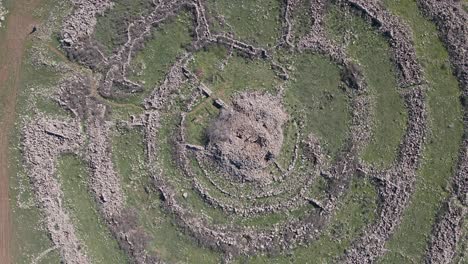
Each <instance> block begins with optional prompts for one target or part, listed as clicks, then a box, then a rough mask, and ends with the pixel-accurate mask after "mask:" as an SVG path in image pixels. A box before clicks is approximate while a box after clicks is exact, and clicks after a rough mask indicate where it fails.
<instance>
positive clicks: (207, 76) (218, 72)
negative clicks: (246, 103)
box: [191, 46, 281, 103]
mask: <svg viewBox="0 0 468 264" xmlns="http://www.w3.org/2000/svg"><path fill="white" fill-rule="evenodd" d="M226 63H227V64H226ZM191 68H192V69H193V70H194V72H200V71H201V72H202V77H201V78H200V79H201V81H203V82H204V83H205V84H206V85H207V86H208V88H210V89H211V90H212V91H213V92H214V95H213V96H214V97H215V98H221V99H223V100H224V101H225V102H226V103H229V101H230V99H231V97H232V95H234V94H236V93H239V92H243V91H268V92H270V93H272V94H274V91H275V90H276V88H277V87H278V85H279V84H280V83H281V80H280V79H279V78H278V77H277V76H276V74H275V72H274V71H273V70H272V69H271V65H270V63H269V62H266V61H263V60H251V59H246V58H243V57H241V56H238V55H237V54H235V53H234V54H233V55H232V56H228V54H227V51H226V49H225V48H223V47H217V46H213V47H210V48H208V49H207V50H202V51H200V52H198V53H196V54H195V56H194V61H193V63H192V64H191Z"/></svg>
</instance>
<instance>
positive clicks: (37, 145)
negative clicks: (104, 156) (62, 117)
mask: <svg viewBox="0 0 468 264" xmlns="http://www.w3.org/2000/svg"><path fill="white" fill-rule="evenodd" d="M83 143H84V138H83V137H82V135H81V128H80V123H79V121H78V120H76V119H75V120H69V121H58V120H52V119H48V118H46V117H39V118H37V120H36V121H33V122H30V123H28V124H26V126H25V127H24V128H23V140H22V144H23V150H24V155H23V157H24V159H25V164H26V166H27V168H28V171H29V177H30V179H31V182H32V185H33V188H34V193H35V195H36V199H37V201H38V203H39V205H40V207H41V208H42V209H43V211H44V213H45V218H46V219H45V220H46V221H45V222H46V223H45V224H46V227H47V230H48V232H49V234H50V236H51V239H52V241H53V243H54V244H55V245H57V246H58V247H59V250H60V254H61V256H62V258H63V260H64V261H65V262H66V263H76V264H82V263H89V259H88V257H87V255H86V252H85V248H84V247H83V243H82V241H80V240H79V239H78V237H77V235H76V230H75V228H74V226H73V223H72V220H71V218H70V216H69V214H68V213H67V212H66V210H65V209H64V208H63V192H62V190H61V188H60V183H59V181H58V180H57V175H56V173H57V168H56V164H57V159H58V158H59V156H60V155H62V154H66V153H77V152H78V151H79V150H80V149H81V147H82V144H83Z"/></svg>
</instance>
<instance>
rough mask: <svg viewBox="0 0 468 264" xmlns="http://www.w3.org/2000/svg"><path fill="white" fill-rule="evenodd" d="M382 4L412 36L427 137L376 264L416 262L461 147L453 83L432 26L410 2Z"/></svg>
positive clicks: (459, 114)
mask: <svg viewBox="0 0 468 264" xmlns="http://www.w3.org/2000/svg"><path fill="white" fill-rule="evenodd" d="M385 4H386V5H387V6H388V7H389V9H390V10H392V12H394V13H395V14H397V15H399V16H400V17H401V18H402V19H403V20H404V21H405V22H406V23H407V24H408V25H409V26H410V27H411V28H412V30H413V32H414V42H415V46H416V53H417V55H418V58H419V61H420V63H421V64H422V66H423V68H424V71H425V77H426V79H427V80H428V82H429V86H430V88H429V91H428V108H429V109H428V110H429V118H430V122H429V129H430V133H429V137H428V138H427V140H426V146H425V150H424V153H423V157H424V160H423V164H422V167H421V169H420V170H419V172H418V178H417V182H416V192H415V193H414V195H413V198H412V202H411V204H410V206H409V207H408V208H407V210H406V213H405V217H404V219H403V222H402V224H401V225H400V227H399V229H398V231H397V233H396V234H395V236H394V238H393V239H392V240H390V241H389V243H388V249H389V253H388V254H387V255H386V256H385V257H384V259H383V260H382V263H395V262H401V261H403V262H408V261H410V262H421V261H422V257H423V256H424V251H425V249H426V246H427V241H428V239H429V235H430V232H431V227H432V225H433V224H434V220H435V216H436V214H437V212H438V210H439V209H440V206H441V202H442V201H443V200H444V199H445V198H447V194H448V190H449V189H448V186H449V184H450V183H451V181H450V179H451V177H452V175H453V173H454V168H455V167H454V166H455V164H456V161H457V157H458V151H459V146H460V143H461V137H462V135H463V131H462V112H461V105H460V100H459V96H460V90H459V87H458V82H457V80H456V79H455V77H454V76H453V74H452V72H451V70H450V64H449V61H448V54H447V51H446V49H445V48H444V46H443V44H442V42H441V41H440V40H439V38H438V36H437V31H436V27H435V26H434V24H432V23H431V22H429V21H428V20H426V19H425V18H424V17H423V16H422V15H421V13H420V12H419V11H418V9H417V7H416V3H415V2H414V1H412V0H386V1H385Z"/></svg>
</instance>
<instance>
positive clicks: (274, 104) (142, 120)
mask: <svg viewBox="0 0 468 264" xmlns="http://www.w3.org/2000/svg"><path fill="white" fill-rule="evenodd" d="M72 1H73V3H74V5H75V9H74V11H73V12H72V14H71V15H70V16H69V17H68V19H66V20H65V22H64V26H63V30H62V37H63V39H62V43H63V46H64V49H65V50H66V51H67V53H68V55H69V57H70V59H72V60H76V61H78V62H79V63H81V64H83V65H85V66H87V67H89V68H90V69H93V70H94V71H95V72H97V73H99V74H100V75H101V76H102V77H101V79H100V80H99V89H98V91H99V94H100V95H102V96H104V97H115V96H116V95H117V92H116V91H127V90H128V91H138V90H139V89H141V88H142V85H141V84H139V83H135V82H132V81H130V80H128V79H127V74H128V73H127V71H128V70H127V68H129V65H130V63H131V60H132V59H133V57H134V56H135V54H136V53H137V52H138V51H139V50H141V49H143V47H144V44H145V42H146V41H147V40H148V38H149V37H150V35H151V34H150V33H151V30H152V29H153V28H154V27H156V26H159V25H161V23H164V22H165V21H166V20H167V19H168V18H171V17H174V16H176V15H177V14H178V13H179V12H180V11H181V10H190V11H191V12H192V14H193V16H194V38H193V40H192V43H191V44H190V45H189V46H188V47H187V51H186V52H185V53H184V54H182V55H181V56H179V57H178V58H177V60H176V62H175V63H174V65H173V66H172V67H171V68H170V70H169V72H168V74H167V75H166V78H165V80H164V82H163V83H162V85H160V86H159V87H156V88H155V89H154V90H153V92H152V94H151V95H150V96H148V97H147V98H146V99H145V101H144V105H143V107H144V110H145V111H144V114H142V115H141V116H139V117H133V118H132V121H131V122H128V125H129V126H139V127H143V129H144V133H145V143H146V145H145V146H146V147H145V152H146V158H147V161H146V162H147V169H148V172H149V173H150V175H151V177H152V179H153V183H154V186H153V187H154V189H156V190H159V192H160V193H161V200H162V201H163V205H164V207H165V209H166V210H167V212H170V213H172V215H173V217H174V219H175V221H176V224H177V225H178V226H180V227H182V228H183V229H184V230H185V231H186V232H187V233H189V234H191V235H192V236H193V237H194V238H195V239H197V240H198V241H199V242H200V243H201V244H203V245H206V246H208V247H211V248H213V249H217V250H221V251H222V252H224V253H225V255H226V260H229V259H230V258H232V256H235V255H239V254H243V255H250V254H258V253H261V252H263V253H275V252H278V251H284V250H290V249H292V248H294V247H297V246H298V245H302V244H305V243H308V242H310V241H312V240H314V239H316V238H317V237H318V236H319V235H320V233H321V232H322V230H323V229H324V227H325V226H326V225H327V224H328V222H329V221H330V219H331V218H332V217H333V215H334V212H335V210H336V208H337V203H338V202H339V200H340V199H339V198H341V197H342V196H343V195H344V194H345V193H346V191H347V190H348V188H349V183H350V180H351V178H352V177H353V175H355V174H369V173H371V172H372V174H374V173H375V174H376V176H375V180H376V181H377V182H378V183H379V186H378V192H379V197H380V198H381V199H380V203H379V211H378V212H379V214H378V217H377V220H376V221H375V223H373V224H371V225H370V226H368V227H367V229H366V230H365V232H364V233H363V235H362V236H361V237H360V238H358V239H356V240H355V241H354V242H353V243H352V245H351V247H350V249H349V250H348V251H347V252H346V255H345V256H344V257H343V259H342V261H343V262H345V263H373V262H375V260H376V259H377V258H378V257H380V256H382V255H383V254H384V253H385V242H386V241H387V240H388V239H389V237H390V236H391V235H392V234H393V233H394V231H395V229H396V227H397V226H398V225H399V224H400V220H401V218H402V215H403V211H404V209H405V208H406V206H407V205H408V203H409V200H410V197H411V194H412V192H413V190H414V183H415V172H416V170H417V169H418V167H419V163H420V159H421V150H422V146H423V143H424V139H425V134H426V129H427V128H426V123H427V114H426V106H425V103H424V102H425V91H426V89H427V88H426V87H424V85H422V83H423V81H424V80H423V78H422V72H421V67H420V65H419V64H418V63H417V61H416V56H415V52H414V47H413V44H412V41H411V32H410V31H409V30H408V29H407V27H406V26H405V25H404V24H403V23H402V22H401V21H399V20H398V19H397V18H396V17H395V16H393V15H391V14H390V13H389V12H388V11H387V10H385V9H384V8H383V6H382V5H381V4H380V3H379V1H377V0H372V1H361V0H339V1H338V2H339V3H341V4H342V5H343V6H346V7H347V8H351V9H353V10H358V11H359V12H361V13H363V14H364V16H365V17H367V18H368V19H369V20H370V21H371V22H373V23H374V24H375V26H376V27H377V29H378V30H379V31H380V32H382V33H383V34H384V35H385V36H386V37H387V38H388V40H389V42H390V44H391V47H392V51H393V59H394V62H395V64H396V68H397V69H398V72H399V74H400V86H401V87H408V89H406V90H405V91H404V92H402V97H404V99H405V102H406V107H407V109H408V112H409V116H408V128H407V131H406V134H405V137H404V138H403V140H402V143H401V146H400V148H399V152H398V159H397V160H396V161H395V163H394V164H393V166H392V167H391V168H390V169H387V170H384V171H375V170H374V169H373V168H369V167H368V165H366V164H362V163H361V161H360V159H359V156H358V155H359V153H360V151H361V150H362V149H363V148H364V147H365V146H366V144H367V143H368V141H369V139H370V131H371V128H370V126H371V121H370V117H371V115H372V107H371V103H370V100H369V96H368V92H367V84H366V82H365V80H364V75H363V74H362V72H361V70H360V68H359V66H358V65H357V64H355V63H353V62H352V60H351V59H350V58H349V57H348V56H347V54H346V50H345V49H344V48H343V47H340V46H338V45H336V43H334V42H333V41H331V40H330V39H329V38H328V37H327V34H326V32H325V24H324V23H325V20H324V16H325V14H326V11H327V7H328V5H329V4H330V2H329V1H325V0H311V1H310V11H311V12H312V14H313V17H314V18H313V21H312V27H311V29H310V33H309V34H308V35H306V36H305V37H303V38H302V39H301V40H299V41H298V43H294V42H295V38H294V37H295V36H294V34H295V32H294V29H293V26H292V25H294V23H293V22H294V21H293V19H294V17H293V15H292V14H293V11H294V8H296V6H297V0H287V1H284V7H283V12H282V13H283V15H282V19H283V33H282V36H281V40H280V43H279V44H285V45H287V46H289V47H295V46H297V51H299V52H308V51H313V52H318V53H321V54H324V55H326V56H328V57H330V58H331V60H332V61H334V62H335V63H337V64H339V65H340V66H342V76H341V77H342V81H343V83H344V84H345V85H346V86H347V88H350V89H346V93H347V94H348V95H349V97H350V98H351V100H350V101H351V106H350V108H351V110H352V123H351V126H350V137H349V139H348V140H347V142H346V144H345V147H344V149H343V151H342V153H340V154H339V156H338V157H337V158H336V161H334V162H333V164H328V163H332V162H331V161H329V160H327V157H326V155H325V154H324V153H323V152H322V149H321V146H320V140H319V138H317V137H315V136H313V135H309V137H308V138H306V139H302V135H301V131H302V129H303V127H302V124H301V122H295V123H294V124H295V125H296V126H297V131H296V138H297V139H296V143H295V146H294V151H293V152H294V154H293V155H292V156H293V157H292V158H291V162H290V163H289V166H288V165H284V164H283V165H284V166H288V168H287V169H284V168H282V167H281V164H279V163H278V162H276V160H275V158H276V157H277V156H278V155H279V153H280V150H281V148H282V141H283V131H282V126H283V125H284V124H285V123H286V122H287V121H288V120H287V119H288V118H287V115H286V113H285V112H284V110H283V109H282V107H281V102H280V101H279V99H278V98H275V97H273V96H271V95H268V94H258V93H244V94H240V95H238V96H237V97H235V98H234V100H233V103H232V105H229V104H226V103H225V102H223V104H220V105H221V108H222V114H221V116H220V118H219V119H218V120H217V121H216V123H215V126H214V127H216V129H213V130H212V131H211V133H210V134H209V139H210V141H209V143H208V144H207V146H196V145H190V144H187V142H185V138H186V136H185V133H186V131H185V122H186V116H187V112H182V113H181V123H180V127H179V128H178V131H177V132H176V133H174V135H173V137H172V138H171V140H172V142H173V143H174V144H173V145H174V151H173V154H174V157H175V159H176V161H177V165H178V166H179V167H180V168H182V170H183V172H184V175H183V176H186V177H187V179H188V180H190V182H191V183H192V188H193V189H194V190H195V191H196V192H198V194H199V195H200V197H201V198H202V199H203V201H205V202H206V203H207V204H208V205H210V206H212V207H216V208H218V209H221V210H222V211H223V212H224V213H226V214H233V215H238V216H245V217H252V216H257V215H262V214H266V213H284V212H287V211H288V210H291V209H295V208H298V207H299V206H303V205H306V204H311V205H312V206H311V208H310V215H309V216H308V217H305V218H304V219H296V220H292V221H285V222H283V223H280V224H276V225H275V226H274V227H273V228H272V229H259V230H257V229H254V228H240V227H233V226H231V225H223V224H215V223H213V222H210V221H209V219H208V217H206V216H204V215H199V214H196V213H195V212H194V211H193V210H192V209H191V208H189V207H187V206H186V203H183V202H181V201H180V200H179V199H180V197H183V198H182V199H187V197H189V196H188V194H187V193H185V192H184V194H183V195H182V196H181V195H179V194H178V192H179V190H176V188H175V187H174V186H172V185H171V184H169V183H168V181H167V179H166V176H165V175H164V173H165V171H164V168H163V167H162V165H161V164H160V156H159V155H160V153H159V150H160V146H159V144H160V143H159V141H158V133H159V129H160V121H161V120H160V119H161V116H162V115H164V114H165V113H166V112H167V111H171V109H172V108H171V107H172V104H173V103H174V99H175V98H177V96H179V94H180V90H181V87H182V86H183V85H186V84H189V85H190V86H191V87H192V86H193V87H194V92H193V93H192V95H191V97H190V98H189V100H187V101H188V103H187V105H186V106H185V107H186V109H192V108H193V106H194V105H195V104H196V102H199V100H201V98H203V96H205V97H211V96H212V95H211V94H212V93H211V90H210V88H209V87H207V86H206V85H204V84H203V83H201V82H200V81H199V80H198V79H197V77H196V76H195V75H194V74H193V73H191V72H190V70H189V69H188V62H189V60H190V59H191V58H192V54H193V53H194V52H196V51H198V50H200V49H203V48H206V47H208V46H210V45H224V46H226V47H228V49H230V50H231V51H236V52H237V53H238V54H241V55H242V56H245V57H248V58H252V59H254V58H255V59H263V60H267V61H269V62H271V65H272V69H274V70H275V72H276V73H277V75H278V76H279V77H281V78H282V79H284V80H287V79H289V75H288V72H287V71H286V69H285V68H284V67H283V66H282V65H281V64H280V63H277V62H275V61H273V59H272V56H271V55H270V52H271V51H270V50H266V49H263V48H261V47H256V46H254V45H252V44H249V43H244V42H242V41H240V40H237V39H236V38H235V36H233V34H230V33H217V34H213V33H212V32H211V31H210V25H209V23H208V21H209V18H207V16H206V8H205V6H204V1H202V0H163V1H153V4H154V10H153V11H152V12H151V13H150V14H149V15H146V16H144V17H140V18H138V19H136V20H135V21H131V22H130V23H129V24H128V28H127V41H126V42H125V44H123V45H121V46H120V47H118V48H116V50H114V51H113V54H111V55H109V56H106V55H104V53H103V52H102V51H101V50H100V47H99V46H98V45H96V42H95V40H93V32H94V27H95V25H96V15H99V14H103V13H104V12H105V11H106V10H108V9H109V8H112V5H113V4H112V2H110V1H105V0H72ZM418 2H419V4H420V5H421V6H422V7H423V9H424V10H426V11H427V13H428V15H429V16H431V17H433V19H434V20H435V21H436V22H437V23H438V25H439V28H440V29H441V32H442V36H443V37H444V40H445V41H446V43H447V46H448V48H449V51H450V55H451V58H452V64H454V66H455V68H456V73H457V75H458V77H459V79H460V81H461V83H462V88H463V89H464V93H465V100H466V96H468V94H467V93H468V92H467V90H468V89H467V88H466V87H467V74H466V73H467V70H466V65H467V63H465V61H466V52H467V50H468V49H467V48H466V44H467V39H466V38H467V37H466V36H468V34H464V33H465V32H466V21H467V19H466V12H464V11H463V10H462V8H455V9H454V8H453V6H454V5H457V4H456V1H442V2H440V1H436V0H418ZM447 18H448V19H447ZM93 81H94V80H91V79H88V78H85V77H83V76H81V75H79V74H77V75H76V76H75V77H73V78H70V79H69V80H67V81H66V82H63V83H62V84H61V85H60V89H59V93H58V94H57V95H56V97H55V98H56V100H57V101H58V102H59V104H60V105H61V106H62V107H63V108H65V109H67V110H69V111H71V112H72V113H73V114H74V116H75V118H76V119H73V120H68V121H56V120H49V119H46V118H40V119H39V120H37V121H35V122H30V123H29V124H28V125H27V126H26V127H25V128H24V130H23V133H24V143H23V144H24V150H25V159H26V164H27V165H28V167H29V169H30V174H31V175H30V177H31V181H32V182H33V185H34V188H35V192H36V196H37V197H38V200H39V201H40V204H41V206H42V207H43V208H44V212H45V214H46V222H47V227H48V229H49V232H50V233H51V237H52V240H53V241H54V243H55V244H56V245H57V246H58V247H59V250H60V252H61V254H62V257H63V259H64V261H65V262H67V263H88V259H87V256H86V253H85V252H84V249H83V248H82V244H81V242H80V241H79V240H78V238H77V237H76V234H75V231H74V229H73V225H72V223H71V221H70V218H69V216H68V214H67V213H66V212H65V210H64V209H63V207H62V205H61V202H62V201H61V197H62V193H61V190H60V186H59V183H58V182H57V180H56V179H55V178H54V177H53V176H54V173H55V172H56V168H55V163H56V159H57V157H58V156H59V155H61V154H63V153H79V154H80V155H82V156H83V157H84V158H85V159H86V160H87V162H88V163H89V165H90V172H91V176H90V182H89V184H90V189H91V190H92V191H93V193H94V195H95V199H96V201H97V203H98V204H99V210H100V212H101V214H102V215H103V218H104V219H105V221H106V222H107V223H108V224H109V226H110V228H111V230H112V232H113V234H114V236H115V237H116V238H117V239H118V240H119V242H120V245H121V247H122V248H124V249H125V250H126V251H127V252H128V253H129V255H131V256H132V257H133V259H134V261H135V262H136V263H160V260H159V259H158V258H157V257H156V256H154V255H152V253H148V252H147V251H146V246H147V245H148V243H149V241H150V236H149V235H148V234H147V233H146V232H145V231H143V229H142V228H141V226H140V225H139V224H138V217H137V216H138V212H136V211H134V210H132V209H124V197H123V193H122V190H121V183H120V179H119V177H118V175H117V173H116V171H115V168H114V164H113V163H112V153H111V142H110V138H111V135H110V129H111V127H112V126H113V125H114V124H113V123H112V122H110V121H108V117H107V113H108V112H109V111H110V110H111V105H110V104H109V105H108V104H106V103H105V101H103V100H102V99H101V100H98V98H97V97H98V95H97V94H95V91H94V89H93V88H94V87H93V85H94V82H93ZM121 95H122V96H126V93H125V92H122V94H121ZM280 95H282V93H280ZM210 99H218V98H210ZM184 111H185V110H184ZM465 119H466V118H465ZM80 123H83V124H85V130H84V131H81V128H80ZM466 123H467V122H466V120H465V126H466ZM85 135H86V137H87V139H88V142H87V144H86V145H84V142H85V140H84V136H85ZM246 150H248V151H246ZM300 150H304V151H300ZM299 153H301V154H299ZM467 153H468V143H467V140H466V139H465V142H464V145H463V149H462V150H461V155H460V162H459V166H458V171H457V173H456V175H455V177H454V184H453V185H454V188H453V189H454V190H453V195H452V198H451V199H450V201H448V203H447V205H448V206H447V210H446V212H445V214H443V215H441V217H440V219H439V221H438V225H437V226H435V227H434V233H433V237H432V240H431V245H430V247H429V249H428V255H427V259H428V262H437V263H439V262H440V263H447V262H449V261H450V260H451V259H452V258H453V255H454V254H453V252H454V248H456V245H457V242H458V239H459V236H460V226H461V223H462V222H463V218H464V216H465V215H466V211H467V210H466V205H467V197H466V193H467V188H468V187H467V186H468V183H467V182H468V181H467V179H466V177H467V175H468V173H467V168H468V165H467V164H468V162H467V160H468V158H467V156H468V154H467ZM190 158H194V159H195V160H196V161H198V163H199V164H200V169H201V170H202V172H203V173H201V174H202V175H197V174H196V173H194V170H192V169H191V167H190V165H191V163H190ZM305 164H312V165H310V167H307V169H306V170H303V171H301V172H300V173H292V172H294V171H295V170H298V168H299V167H304V166H305ZM267 167H268V168H271V167H276V169H277V171H278V173H277V174H278V175H280V176H278V175H274V177H273V176H271V175H269V174H262V173H256V172H257V171H261V170H262V169H265V168H267ZM223 168H224V169H223ZM226 168H228V169H226ZM252 172H255V173H252ZM226 174H227V176H229V175H231V176H232V175H236V176H240V177H237V180H236V179H233V178H230V177H226ZM270 176H271V178H270ZM319 176H320V177H324V178H325V180H326V181H327V185H328V186H327V190H326V194H327V198H324V199H323V200H318V199H315V197H309V193H308V191H309V190H310V187H311V186H312V184H313V183H314V181H315V179H316V178H317V177H319ZM199 177H204V178H205V179H207V181H208V182H209V183H210V184H211V185H210V184H208V185H207V184H206V183H205V181H202V180H201V178H199ZM249 177H250V178H249ZM371 177H372V176H371ZM239 178H240V180H239ZM264 179H268V181H264ZM270 182H275V183H277V184H278V185H270V184H269V183H270ZM208 186H209V187H208ZM213 186H214V188H215V189H217V190H218V191H219V192H221V193H223V194H225V196H226V197H227V198H224V197H223V198H222V199H221V198H219V197H217V196H216V195H213V193H212V189H211V188H213ZM246 188H249V189H250V190H251V191H250V192H247V193H246V192H245V189H246ZM261 198H268V200H269V201H270V200H271V201H272V202H271V203H268V204H261V203H257V201H256V200H257V199H261ZM244 202H245V203H244ZM64 234H67V235H64Z"/></svg>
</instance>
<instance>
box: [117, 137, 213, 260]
mask: <svg viewBox="0 0 468 264" xmlns="http://www.w3.org/2000/svg"><path fill="white" fill-rule="evenodd" d="M113 154H114V162H115V163H116V164H117V169H118V172H119V174H120V176H121V177H122V181H123V185H124V190H125V195H126V205H127V206H128V207H131V208H136V209H137V210H138V213H139V220H140V224H141V225H142V226H143V227H144V228H145V230H146V231H147V232H148V233H149V234H151V236H152V238H153V241H152V243H151V246H150V248H148V250H149V251H150V252H154V253H157V254H158V255H159V256H161V258H162V259H163V260H165V261H168V262H169V263H187V262H191V263H218V262H219V259H220V256H219V254H217V253H215V252H212V251H209V250H207V249H203V248H200V247H197V245H196V243H195V242H194V241H192V240H191V239H190V238H189V237H187V236H186V235H184V234H183V233H182V232H181V231H179V230H178V229H177V228H176V227H175V226H174V225H173V223H172V220H171V216H170V215H168V214H167V213H166V212H164V211H163V210H162V208H161V200H160V198H159V194H158V193H156V192H154V191H153V190H152V188H151V187H150V186H151V182H150V179H149V177H148V174H147V172H146V171H145V165H144V160H145V154H144V146H143V134H142V131H139V130H137V129H135V130H129V131H125V130H121V131H116V133H115V136H114V137H113ZM146 188H149V192H146V191H145V189H146Z"/></svg>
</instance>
